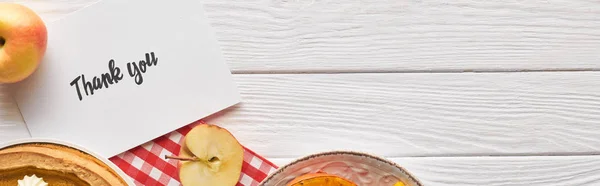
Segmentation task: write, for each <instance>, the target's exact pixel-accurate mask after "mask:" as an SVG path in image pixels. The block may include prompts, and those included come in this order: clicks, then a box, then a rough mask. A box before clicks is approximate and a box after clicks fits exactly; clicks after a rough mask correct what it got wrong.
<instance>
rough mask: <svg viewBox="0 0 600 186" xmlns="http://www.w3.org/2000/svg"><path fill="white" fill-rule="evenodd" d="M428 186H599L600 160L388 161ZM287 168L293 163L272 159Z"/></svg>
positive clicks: (583, 157)
mask: <svg viewBox="0 0 600 186" xmlns="http://www.w3.org/2000/svg"><path fill="white" fill-rule="evenodd" d="M389 159H390V160H392V161H394V162H396V163H397V164H398V165H400V166H402V167H404V168H406V169H407V170H408V171H409V172H411V173H412V174H413V175H414V176H416V177H417V178H418V179H419V180H421V181H422V182H423V183H424V184H425V185H428V186H483V185H485V186H565V185H569V186H596V185H600V175H599V174H598V172H600V157H599V156H557V157H545V156H539V157H537V156H528V157H447V158H440V157H433V158H431V157H428V158H389ZM270 161H273V162H274V163H276V164H278V165H285V164H287V163H289V162H291V161H293V159H285V158H284V159H281V158H273V159H270Z"/></svg>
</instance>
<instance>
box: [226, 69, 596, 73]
mask: <svg viewBox="0 0 600 186" xmlns="http://www.w3.org/2000/svg"><path fill="white" fill-rule="evenodd" d="M598 71H600V68H568V69H448V70H393V69H391V70H385V69H380V70H307V71H304V70H232V71H231V73H232V74H368V73H540V72H542V73H543V72H598Z"/></svg>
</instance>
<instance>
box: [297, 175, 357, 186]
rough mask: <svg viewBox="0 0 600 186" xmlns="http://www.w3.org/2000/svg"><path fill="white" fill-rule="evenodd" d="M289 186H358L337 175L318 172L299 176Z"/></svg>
mask: <svg viewBox="0 0 600 186" xmlns="http://www.w3.org/2000/svg"><path fill="white" fill-rule="evenodd" d="M287 186H356V184H355V183H353V182H352V181H350V180H347V179H344V178H342V177H339V176H336V175H332V174H327V173H322V172H318V173H310V174H305V175H302V176H298V177H297V178H295V179H293V180H292V181H290V182H289V183H288V184H287Z"/></svg>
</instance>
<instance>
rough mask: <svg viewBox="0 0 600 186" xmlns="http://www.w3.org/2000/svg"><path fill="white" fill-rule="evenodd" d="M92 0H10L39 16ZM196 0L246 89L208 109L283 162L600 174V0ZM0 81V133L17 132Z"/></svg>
mask: <svg viewBox="0 0 600 186" xmlns="http://www.w3.org/2000/svg"><path fill="white" fill-rule="evenodd" d="M0 1H6V0H0ZM95 1H96V0H78V1H61V0H23V1H19V2H20V3H23V4H25V5H28V6H30V7H31V8H33V9H35V10H36V11H38V12H39V13H40V14H41V15H42V16H43V18H44V20H45V21H48V22H49V21H53V20H57V19H60V18H61V17H64V16H65V15H67V14H69V13H71V12H74V11H76V10H78V9H80V8H82V7H84V6H87V5H90V4H93V3H94V2H95ZM205 9H206V11H207V15H208V16H209V18H210V20H211V21H212V25H213V26H214V27H215V28H216V29H217V31H218V33H217V35H218V37H219V41H220V44H221V45H222V50H223V52H224V54H225V56H226V59H227V62H228V64H229V66H230V68H231V70H232V72H233V73H234V77H235V80H236V82H237V83H238V85H239V88H240V90H241V93H242V96H243V103H242V104H240V105H239V106H237V107H235V108H232V109H229V110H227V111H225V112H222V113H219V114H217V115H215V116H212V117H211V118H210V119H209V121H210V122H211V123H216V124H219V125H221V126H223V127H225V128H228V129H229V130H231V131H232V132H233V133H234V134H235V135H236V137H237V138H238V139H239V140H240V141H241V142H242V143H243V144H244V145H245V146H247V147H249V148H251V149H253V150H255V151H256V152H258V153H259V154H262V155H264V156H265V157H267V158H268V159H270V160H272V161H273V162H275V163H277V164H279V165H283V164H285V163H286V162H289V161H291V160H293V159H294V158H298V157H301V156H304V155H308V154H310V153H315V152H322V151H329V150H356V151H366V152H370V153H373V154H376V155H381V156H385V157H387V158H390V159H392V160H394V161H396V162H398V163H399V164H400V165H402V166H405V167H406V168H407V169H408V170H409V171H411V172H413V173H414V174H415V175H416V176H417V177H418V178H419V179H421V180H422V181H423V182H425V184H426V185H449V186H450V185H451V186H455V185H472V186H487V185H511V186H512V185H523V186H549V185H555V186H567V185H568V186H572V185H600V2H596V1H589V0H570V1H554V0H550V1H514V2H503V3H499V2H488V1H482V2H477V1H471V0H466V1H460V2H458V1H451V2H445V1H444V2H430V1H423V0H418V1H403V0H392V1H388V0H370V1H367V0H343V1H321V0H281V1H280V0H271V1H269V0H262V1H258V0H254V1H235V0H206V7H205ZM157 26H160V25H157ZM0 89H2V90H0V141H2V140H9V139H13V138H21V137H27V136H28V133H27V130H26V126H25V125H24V123H23V120H22V118H21V115H20V113H19V111H18V108H17V107H16V104H15V103H14V101H13V99H12V98H11V96H10V95H9V90H8V87H7V86H4V87H0Z"/></svg>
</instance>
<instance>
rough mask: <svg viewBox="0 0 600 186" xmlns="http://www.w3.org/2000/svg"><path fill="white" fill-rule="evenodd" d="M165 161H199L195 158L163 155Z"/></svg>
mask: <svg viewBox="0 0 600 186" xmlns="http://www.w3.org/2000/svg"><path fill="white" fill-rule="evenodd" d="M165 159H175V160H180V161H198V160H200V159H198V158H197V157H191V158H186V157H179V156H169V155H165Z"/></svg>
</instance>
